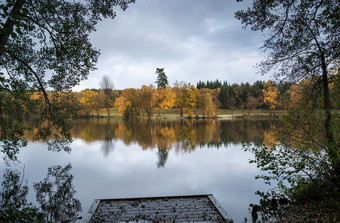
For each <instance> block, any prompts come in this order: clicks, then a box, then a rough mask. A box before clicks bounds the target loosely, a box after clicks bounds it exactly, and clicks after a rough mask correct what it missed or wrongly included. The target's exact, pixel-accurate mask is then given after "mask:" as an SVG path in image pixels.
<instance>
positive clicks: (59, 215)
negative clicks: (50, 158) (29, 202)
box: [34, 164, 82, 222]
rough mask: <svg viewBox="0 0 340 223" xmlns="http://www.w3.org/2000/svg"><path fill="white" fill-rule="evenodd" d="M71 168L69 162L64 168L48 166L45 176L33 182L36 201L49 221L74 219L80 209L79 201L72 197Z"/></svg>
mask: <svg viewBox="0 0 340 223" xmlns="http://www.w3.org/2000/svg"><path fill="white" fill-rule="evenodd" d="M71 168H72V166H71V164H68V165H66V166H65V167H64V168H63V167H61V166H60V165H57V166H52V167H50V168H48V173H47V177H46V178H45V179H44V180H43V181H40V182H39V183H35V184H34V190H35V192H36V199H37V202H38V203H39V204H40V206H41V210H42V211H43V212H44V213H46V214H47V216H48V220H50V221H54V222H60V221H66V220H71V219H75V218H76V217H77V213H78V212H80V211H81V210H82V209H81V203H80V201H79V200H78V199H75V198H74V197H73V196H74V194H75V193H76V191H75V190H74V186H73V183H72V180H73V175H72V174H71V173H70V170H71Z"/></svg>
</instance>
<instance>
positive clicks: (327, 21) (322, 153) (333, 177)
mask: <svg viewBox="0 0 340 223" xmlns="http://www.w3.org/2000/svg"><path fill="white" fill-rule="evenodd" d="M238 1H240V0H238ZM339 8H340V2H339V1H337V0H314V1H297V0H289V1H280V0H272V1H263V0H254V1H253V3H252V6H251V7H249V8H248V9H247V10H241V11H238V12H236V14H235V15H236V18H238V19H239V20H241V22H242V23H243V24H244V25H245V27H247V26H250V27H251V29H252V30H254V31H262V32H266V34H267V35H266V36H267V39H266V40H265V41H264V45H263V49H264V50H265V51H266V52H267V53H268V57H267V58H266V59H265V60H263V61H262V62H261V63H260V64H259V68H260V72H261V73H262V74H264V73H268V72H272V73H274V74H276V77H277V78H278V79H280V78H283V79H285V80H286V81H290V82H299V81H300V80H303V79H308V80H309V81H310V84H312V86H311V87H309V89H312V90H313V91H309V92H307V94H305V95H303V99H304V100H302V101H301V104H300V105H299V106H298V107H296V108H293V110H292V111H291V112H290V113H289V114H288V115H287V116H286V117H285V120H286V122H285V123H286V125H285V129H286V130H287V132H286V133H287V135H286V137H287V136H291V137H292V139H294V137H295V136H296V133H301V134H303V136H305V137H306V138H305V140H303V141H300V142H299V143H294V140H293V141H292V142H290V141H289V140H287V139H289V137H287V138H286V140H285V141H284V146H285V147H284V148H283V149H279V151H278V152H275V153H266V152H265V151H264V150H261V151H259V152H256V157H257V158H258V159H257V160H256V161H257V162H258V163H259V165H260V167H261V168H263V170H266V171H272V173H273V175H272V176H273V178H272V177H270V176H269V177H267V179H285V180H286V181H288V182H290V183H291V185H292V186H293V188H290V189H288V188H286V189H287V190H285V191H286V192H287V191H289V192H290V194H289V196H290V198H292V200H294V201H295V204H296V205H299V204H301V205H303V202H308V204H310V203H311V202H313V207H314V205H315V209H318V210H322V211H324V207H322V206H320V207H319V206H318V205H320V204H321V205H324V204H326V206H327V207H332V206H336V205H335V204H334V203H332V201H333V198H334V196H335V197H339V194H338V192H336V191H339V184H338V183H335V182H339V178H340V143H339V137H338V136H336V135H337V128H336V127H335V123H336V121H335V120H334V118H335V117H336V116H332V113H331V103H330V102H331V100H330V85H331V84H332V82H334V81H336V82H338V81H339V80H336V79H333V78H331V75H330V72H329V69H330V68H331V67H332V66H333V65H332V64H333V63H334V62H335V61H337V60H339V55H340V52H339V50H340V41H339V36H340V29H339V27H340V26H339V21H340V16H339ZM320 111H322V112H323V114H321V113H320ZM294 147H295V149H292V150H290V148H294ZM310 151H312V152H310ZM288 157H291V158H288ZM289 168H290V171H287V169H289ZM306 172H308V174H307V175H305V173H306ZM281 182H282V181H281ZM280 186H282V187H283V188H285V185H284V184H281V185H280ZM334 189H335V190H334ZM311 194H313V198H316V199H315V200H311V199H310V196H309V195H311ZM321 201H322V202H321ZM299 202H301V203H299ZM293 209H294V208H293ZM335 212H337V211H335ZM292 213H293V212H290V213H288V217H291V216H292ZM300 214H301V213H298V215H300ZM313 214H315V213H313ZM317 214H318V216H321V215H328V213H322V212H321V213H317ZM306 215H310V213H307V214H306ZM338 217H339V216H338ZM283 221H290V219H285V220H283ZM305 221H310V219H309V220H305ZM334 221H335V220H334Z"/></svg>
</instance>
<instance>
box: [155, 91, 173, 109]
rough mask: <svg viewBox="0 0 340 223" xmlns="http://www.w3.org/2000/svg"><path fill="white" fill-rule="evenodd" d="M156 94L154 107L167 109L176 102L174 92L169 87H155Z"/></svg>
mask: <svg viewBox="0 0 340 223" xmlns="http://www.w3.org/2000/svg"><path fill="white" fill-rule="evenodd" d="M155 94H156V96H155V97H156V99H155V100H156V102H155V103H156V108H158V109H163V110H167V109H170V108H172V107H173V106H174V105H175V102H176V93H175V92H174V91H173V89H172V88H171V87H169V86H168V87H166V88H157V89H156V90H155Z"/></svg>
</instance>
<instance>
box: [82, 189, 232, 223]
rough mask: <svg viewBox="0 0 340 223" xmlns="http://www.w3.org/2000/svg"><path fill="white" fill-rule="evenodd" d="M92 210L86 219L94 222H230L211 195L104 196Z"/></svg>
mask: <svg viewBox="0 0 340 223" xmlns="http://www.w3.org/2000/svg"><path fill="white" fill-rule="evenodd" d="M97 202H98V200H97ZM94 209H95V210H94ZM90 214H92V218H90V220H88V218H87V219H86V220H87V222H91V223H92V222H121V221H122V222H137V221H138V222H143V221H145V222H231V220H230V218H229V217H228V216H227V213H226V212H225V211H224V210H223V208H222V207H221V206H220V205H219V204H218V202H217V201H216V199H214V197H213V196H212V195H192V196H174V197H153V198H152V197H151V198H128V199H105V200H100V202H99V203H98V204H97V205H93V207H91V209H90V211H89V215H90Z"/></svg>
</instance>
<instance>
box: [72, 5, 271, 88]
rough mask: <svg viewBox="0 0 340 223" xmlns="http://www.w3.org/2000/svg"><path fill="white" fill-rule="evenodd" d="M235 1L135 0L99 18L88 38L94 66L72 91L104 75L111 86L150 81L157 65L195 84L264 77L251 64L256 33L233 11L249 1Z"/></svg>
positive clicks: (95, 84)
mask: <svg viewBox="0 0 340 223" xmlns="http://www.w3.org/2000/svg"><path fill="white" fill-rule="evenodd" d="M247 2H249V1H245V2H242V3H237V2H236V0H136V3H135V4H131V5H130V7H129V8H128V9H127V10H126V11H125V12H123V11H121V10H120V9H118V10H117V17H116V18H115V19H114V20H104V21H102V22H101V23H100V24H99V25H98V27H97V28H98V29H97V32H95V33H93V34H92V36H91V39H92V43H93V45H94V46H95V47H96V48H98V49H100V51H101V55H100V59H99V61H98V64H97V68H98V69H97V70H96V71H94V72H92V73H91V74H90V76H89V78H88V80H86V81H83V82H81V85H80V86H77V87H76V88H75V90H82V89H85V88H99V82H100V80H101V79H102V77H103V76H104V75H107V76H109V77H110V78H111V80H112V81H113V83H114V86H115V89H125V88H140V87H141V86H142V85H149V84H154V83H155V80H156V78H157V75H156V74H155V71H156V68H157V67H159V68H165V72H166V75H167V76H168V80H169V83H170V85H172V84H173V83H174V82H175V81H176V80H178V81H184V82H187V83H191V84H194V85H196V83H197V82H198V81H199V80H201V81H204V82H205V81H207V80H210V81H212V80H216V79H218V80H220V81H228V82H229V83H241V82H250V83H253V82H254V81H256V80H267V79H268V77H264V76H260V75H258V74H256V69H255V68H254V66H255V65H256V63H258V62H259V61H260V60H261V58H263V56H264V54H263V53H262V52H261V50H260V49H259V48H260V47H261V45H262V42H263V36H262V34H261V33H258V32H252V31H250V30H249V29H248V30H244V29H242V25H241V23H240V21H238V20H237V19H235V18H234V12H235V11H237V10H239V9H245V8H246V7H247V6H248V4H249V3H247Z"/></svg>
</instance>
